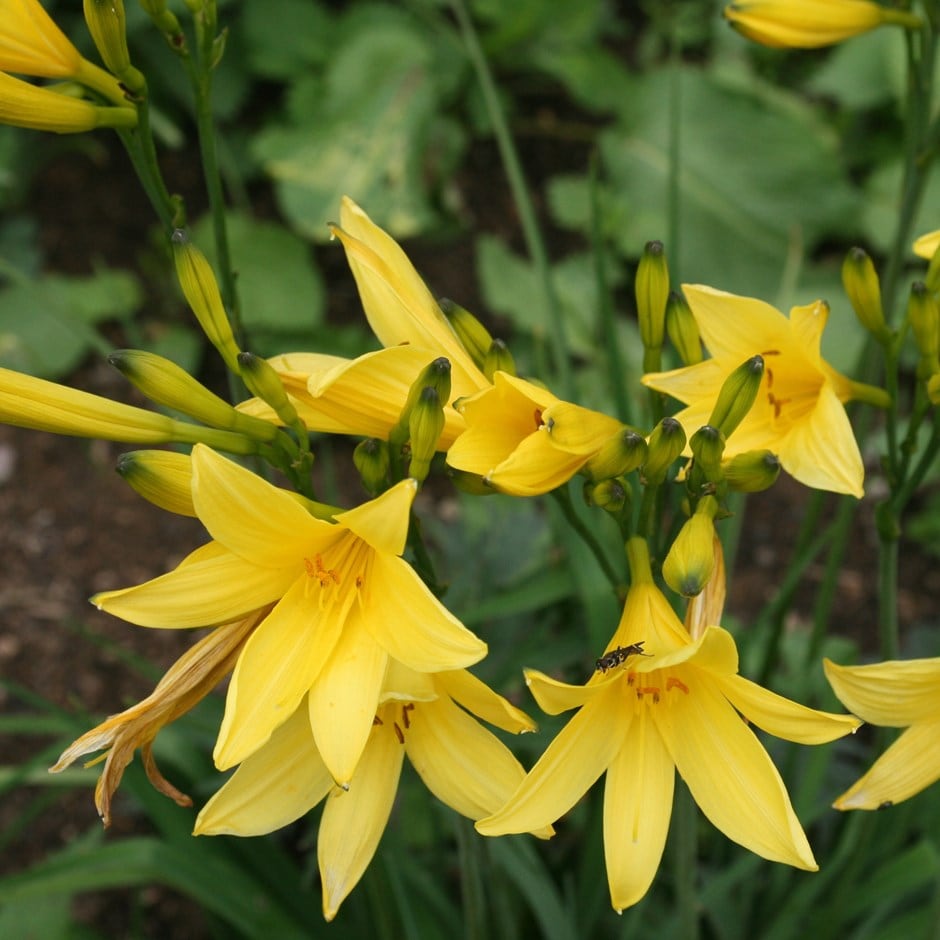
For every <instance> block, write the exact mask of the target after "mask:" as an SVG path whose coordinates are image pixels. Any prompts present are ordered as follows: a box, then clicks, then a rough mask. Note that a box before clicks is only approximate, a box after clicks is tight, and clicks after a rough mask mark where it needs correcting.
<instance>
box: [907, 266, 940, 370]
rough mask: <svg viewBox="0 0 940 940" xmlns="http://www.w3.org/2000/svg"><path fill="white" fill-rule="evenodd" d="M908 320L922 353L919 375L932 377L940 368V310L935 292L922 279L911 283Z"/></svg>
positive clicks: (918, 348) (919, 350)
mask: <svg viewBox="0 0 940 940" xmlns="http://www.w3.org/2000/svg"><path fill="white" fill-rule="evenodd" d="M907 320H908V322H909V323H910V325H911V330H912V332H913V333H914V342H915V343H917V351H918V352H919V353H920V361H919V362H918V364H917V377H918V378H919V379H927V378H930V376H932V375H933V374H934V373H935V372H937V371H938V370H940V362H938V353H940V310H938V308H937V301H936V300H935V299H934V297H933V294H931V293H930V291H928V290H927V286H926V285H925V284H924V283H922V282H921V281H916V282H915V283H914V284H912V285H911V295H910V298H909V299H908V302H907Z"/></svg>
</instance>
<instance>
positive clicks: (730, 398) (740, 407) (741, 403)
mask: <svg viewBox="0 0 940 940" xmlns="http://www.w3.org/2000/svg"><path fill="white" fill-rule="evenodd" d="M763 378H764V360H763V358H762V357H761V356H752V357H751V358H750V359H748V360H747V362H744V363H742V364H741V365H739V366H738V367H737V369H735V370H734V371H733V372H732V373H731V374H730V375H729V376H728V378H726V379H725V382H724V385H722V386H721V391H720V392H719V393H718V400H717V401H716V402H715V407H714V408H713V409H712V413H711V416H710V417H709V419H708V423H709V424H710V425H711V426H712V427H714V428H718V430H719V431H721V433H722V434H723V435H724V436H725V438H726V439H727V438H729V437H731V434H732V432H733V431H734V429H735V428H736V427H737V426H738V425H739V424H740V423H741V422H742V421H743V420H744V418H745V417H746V416H747V413H748V412H749V411H750V410H751V406H752V405H753V404H754V399H756V398H757V393H758V391H759V390H760V383H761V381H762V380H763Z"/></svg>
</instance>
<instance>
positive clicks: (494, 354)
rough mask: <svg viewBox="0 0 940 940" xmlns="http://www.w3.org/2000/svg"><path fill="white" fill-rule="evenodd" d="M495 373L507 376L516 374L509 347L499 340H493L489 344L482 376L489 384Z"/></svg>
mask: <svg viewBox="0 0 940 940" xmlns="http://www.w3.org/2000/svg"><path fill="white" fill-rule="evenodd" d="M497 372H505V373H507V374H508V375H515V374H516V362H515V360H514V359H513V358H512V353H511V352H510V351H509V347H508V346H507V345H506V344H505V343H504V342H503V341H502V340H501V339H494V340H493V342H492V343H490V348H489V349H488V350H487V353H486V359H485V361H484V362H483V374H484V375H485V376H486V377H487V378H488V379H489V380H490V381H491V382H492V381H493V376H494V375H495V374H496V373H497Z"/></svg>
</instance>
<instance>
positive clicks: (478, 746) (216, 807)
mask: <svg viewBox="0 0 940 940" xmlns="http://www.w3.org/2000/svg"><path fill="white" fill-rule="evenodd" d="M464 709H466V711H465V710H464ZM474 715H475V716H478V717H480V718H482V719H484V720H485V721H488V722H490V723H491V724H494V725H496V726H497V727H499V728H502V729H503V730H505V731H510V732H515V733H521V732H524V731H532V730H534V727H535V726H534V725H533V723H532V722H531V720H530V719H529V718H528V717H527V716H526V715H525V714H523V713H522V712H520V711H519V710H518V709H516V708H514V707H513V706H512V705H510V704H509V702H507V701H506V699H504V698H503V697H502V696H500V695H497V694H496V693H495V692H493V691H492V690H491V689H490V688H489V687H488V686H487V685H485V684H484V683H483V682H481V681H480V680H479V679H477V678H475V677H474V676H473V675H471V674H470V673H468V672H467V671H466V670H457V671H448V672H441V673H436V674H430V675H429V674H419V673H416V672H414V671H412V670H410V669H408V668H407V667H404V666H402V665H401V664H400V663H396V662H392V663H390V666H389V670H388V673H387V675H386V679H385V683H384V685H383V689H382V693H381V696H380V698H379V702H378V704H377V708H376V712H375V714H374V716H373V721H372V724H371V728H370V733H369V736H368V740H367V741H366V743H365V748H364V750H363V754H362V759H361V760H360V761H359V765H358V767H357V768H356V772H355V774H354V775H353V777H352V779H351V780H350V781H349V785H348V787H347V788H339V787H337V786H336V785H335V784H334V778H333V777H332V776H331V773H330V770H329V769H328V767H327V765H326V763H325V761H324V759H323V755H322V753H321V751H320V750H319V747H318V743H317V739H316V734H315V731H316V727H315V726H314V733H311V725H310V720H309V718H308V709H307V708H306V707H305V706H304V705H301V706H300V707H299V708H298V709H297V710H296V711H295V712H294V714H293V715H292V716H291V717H290V718H289V719H288V720H287V721H286V722H285V723H284V724H282V725H281V727H280V728H278V729H277V730H276V731H275V732H274V734H273V735H272V736H271V739H270V741H268V743H267V744H265V745H264V746H263V747H262V748H261V749H260V750H258V751H257V752H256V753H254V754H252V755H251V756H250V757H249V758H248V759H247V760H246V761H245V762H244V763H243V764H242V765H241V766H240V767H239V768H238V770H237V771H236V772H235V774H234V775H233V776H232V778H231V779H230V780H229V781H228V782H227V783H226V784H225V786H223V787H222V789H221V790H220V791H219V792H218V793H216V795H215V796H213V797H212V799H211V800H210V801H209V802H208V803H207V804H206V806H205V807H204V809H203V810H202V812H201V813H200V814H199V817H198V819H197V820H196V827H195V830H194V832H195V834H196V835H218V834H229V835H238V836H252V835H261V834H263V833H267V832H271V831H273V830H275V829H278V828H280V827H281V826H286V825H287V824H288V823H290V822H293V821H294V820H295V819H298V818H299V817H301V816H303V815H304V814H305V813H307V812H308V811H309V810H311V809H312V808H313V807H314V806H316V805H317V804H318V803H319V802H321V801H322V800H325V801H326V802H325V805H324V808H323V816H322V819H321V821H320V829H319V835H318V842H317V857H318V860H319V865H320V876H321V880H322V883H323V915H324V917H325V918H326V919H327V920H332V919H333V918H334V917H335V916H336V913H337V911H338V910H339V907H340V905H341V904H342V903H343V901H344V899H345V898H346V897H347V896H348V895H349V893H350V892H351V891H352V890H353V888H354V887H355V886H356V884H357V883H358V881H359V879H360V878H361V877H362V875H363V873H364V872H365V870H366V868H367V867H368V865H369V862H370V861H371V860H372V856H373V855H374V854H375V850H376V848H377V846H378V843H379V839H380V838H381V836H382V832H383V831H384V829H385V826H386V824H387V822H388V818H389V814H390V813H391V809H392V803H393V802H394V799H395V793H396V791H397V789H398V779H399V775H400V772H401V767H402V761H403V759H404V757H405V755H407V756H408V759H409V760H410V761H411V763H412V765H413V766H414V768H415V770H417V772H418V774H419V775H420V777H421V779H422V780H423V781H424V784H425V785H426V786H427V788H428V789H429V790H430V791H431V792H432V793H433V794H434V795H435V796H436V797H437V798H438V799H440V800H441V801H442V802H443V803H446V804H447V805H448V806H450V807H451V808H452V809H454V810H455V811H456V812H458V813H460V814H461V815H463V816H467V817H469V818H470V819H480V818H481V817H483V816H486V815H487V814H489V813H492V812H493V811H494V810H495V809H497V808H498V807H499V806H501V805H502V804H503V803H504V802H505V800H506V798H507V797H508V795H509V794H510V793H511V792H512V791H513V790H514V789H515V787H516V786H517V785H518V784H519V782H520V781H521V780H522V778H523V777H524V776H525V771H524V770H523V769H522V767H521V765H520V764H519V762H518V761H517V760H516V758H515V757H513V755H512V754H511V752H510V751H509V749H508V748H507V747H506V746H505V745H504V744H503V743H502V742H501V741H499V740H498V739H497V738H496V737H495V736H494V735H493V734H492V733H491V732H489V731H488V730H486V729H485V728H484V727H483V726H482V725H481V724H480V723H479V722H478V721H477V720H476V718H475V717H473V716H474ZM536 834H537V835H549V834H550V830H545V831H540V832H538V833H536Z"/></svg>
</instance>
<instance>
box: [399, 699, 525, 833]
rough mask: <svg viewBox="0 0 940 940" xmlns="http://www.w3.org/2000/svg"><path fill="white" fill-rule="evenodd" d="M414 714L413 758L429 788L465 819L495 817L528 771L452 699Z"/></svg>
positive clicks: (409, 734)
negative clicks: (491, 814)
mask: <svg viewBox="0 0 940 940" xmlns="http://www.w3.org/2000/svg"><path fill="white" fill-rule="evenodd" d="M410 715H411V719H410V727H409V728H408V729H407V730H406V731H405V732H404V736H405V753H406V754H407V755H408V759H409V760H410V761H411V763H412V764H413V765H414V768H415V770H416V771H417V772H418V774H419V776H420V777H421V779H422V780H423V781H424V784H425V786H426V787H427V788H428V789H429V790H430V791H431V792H432V793H433V794H434V795H435V796H436V797H437V798H438V799H439V800H441V801H442V802H443V803H446V804H447V805H448V806H449V807H451V809H453V810H456V811H457V812H458V813H460V814H461V815H462V816H467V817H468V818H470V819H480V818H481V817H482V816H488V815H489V814H490V813H494V812H496V810H498V809H499V808H500V807H501V806H503V805H504V804H505V802H506V800H507V799H509V797H510V795H511V794H512V792H513V791H514V790H515V789H516V787H517V786H518V785H519V784H520V783H521V782H522V778H523V777H524V776H525V771H524V770H523V769H522V765H521V764H520V763H519V761H517V760H516V758H515V757H513V755H512V753H511V752H510V751H509V749H508V748H507V747H506V745H505V744H503V743H502V742H501V741H500V740H499V739H498V738H496V737H495V736H494V735H493V734H492V733H491V732H489V731H487V730H486V728H484V727H483V726H482V725H481V724H480V723H479V722H478V721H476V720H475V719H474V718H472V717H471V716H470V715H468V714H467V713H466V712H465V711H464V710H463V709H462V708H459V707H458V706H457V705H455V704H454V703H453V702H452V701H451V700H450V698H448V697H447V696H442V697H440V698H438V699H437V701H435V702H427V703H424V704H419V705H416V706H415V708H414V710H413V711H411V712H410Z"/></svg>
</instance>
